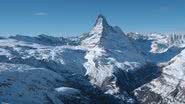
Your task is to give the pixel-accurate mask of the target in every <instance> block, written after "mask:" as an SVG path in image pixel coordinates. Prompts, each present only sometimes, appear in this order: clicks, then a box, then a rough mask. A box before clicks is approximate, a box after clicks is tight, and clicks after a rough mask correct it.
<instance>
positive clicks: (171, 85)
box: [0, 15, 185, 104]
mask: <svg viewBox="0 0 185 104" xmlns="http://www.w3.org/2000/svg"><path fill="white" fill-rule="evenodd" d="M184 59H185V50H184V35H172V36H169V35H163V34H156V33H155V34H147V35H143V34H138V33H127V34H125V33H124V32H122V30H121V29H120V28H119V27H117V26H110V25H109V23H108V22H107V20H106V19H105V17H104V16H102V15H99V16H98V17H97V20H96V23H95V25H94V26H93V28H92V30H91V31H90V32H88V33H85V34H83V35H82V36H79V37H75V38H63V37H52V36H47V35H39V36H37V37H28V36H21V35H16V36H11V37H9V38H1V39H0V102H1V103H10V104H12V103H13V104H25V103H26V104H32V103H34V104H76V103H79V104H137V103H141V104H151V103H156V104H161V103H162V104H181V103H182V104H184V103H185V100H184V97H185V92H184V90H185V89H184V86H185V85H184V84H185V83H184V79H185V78H184V72H185V71H184V70H185V61H184Z"/></svg>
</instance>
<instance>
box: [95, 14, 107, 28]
mask: <svg viewBox="0 0 185 104" xmlns="http://www.w3.org/2000/svg"><path fill="white" fill-rule="evenodd" d="M96 25H101V26H107V25H108V23H107V20H106V18H105V16H103V15H101V14H100V15H98V17H97V19H96V24H95V26H96Z"/></svg>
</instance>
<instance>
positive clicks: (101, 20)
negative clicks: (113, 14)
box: [90, 14, 111, 34]
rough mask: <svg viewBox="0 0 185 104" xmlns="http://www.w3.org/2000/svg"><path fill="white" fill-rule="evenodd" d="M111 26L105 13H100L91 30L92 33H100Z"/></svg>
mask: <svg viewBox="0 0 185 104" xmlns="http://www.w3.org/2000/svg"><path fill="white" fill-rule="evenodd" d="M110 27H111V26H109V24H108V23H107V20H106V18H105V17H104V16H103V15H101V14H100V15H98V17H97V19H96V23H95V25H94V27H93V29H92V30H91V32H90V34H100V33H102V32H103V31H106V30H109V29H110Z"/></svg>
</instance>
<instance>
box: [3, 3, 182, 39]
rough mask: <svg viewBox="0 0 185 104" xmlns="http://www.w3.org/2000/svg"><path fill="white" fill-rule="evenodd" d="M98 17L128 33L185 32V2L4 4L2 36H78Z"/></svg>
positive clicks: (89, 27) (86, 30)
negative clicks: (102, 17) (101, 16)
mask: <svg viewBox="0 0 185 104" xmlns="http://www.w3.org/2000/svg"><path fill="white" fill-rule="evenodd" d="M98 14H103V15H104V16H105V17H107V20H108V22H109V24H111V25H117V26H120V27H121V28H122V30H123V31H125V32H184V31H185V0H0V35H1V36H5V35H10V34H11V35H12V34H22V35H38V34H42V33H44V34H48V35H54V36H76V35H80V34H81V33H84V32H88V31H89V30H90V29H91V27H92V26H93V24H94V22H95V19H96V16H97V15H98Z"/></svg>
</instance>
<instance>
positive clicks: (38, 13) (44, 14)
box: [34, 12, 48, 16]
mask: <svg viewBox="0 0 185 104" xmlns="http://www.w3.org/2000/svg"><path fill="white" fill-rule="evenodd" d="M34 15H36V16H46V15H48V13H46V12H37V13H35V14H34Z"/></svg>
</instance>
